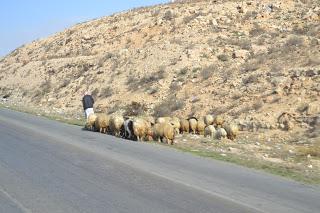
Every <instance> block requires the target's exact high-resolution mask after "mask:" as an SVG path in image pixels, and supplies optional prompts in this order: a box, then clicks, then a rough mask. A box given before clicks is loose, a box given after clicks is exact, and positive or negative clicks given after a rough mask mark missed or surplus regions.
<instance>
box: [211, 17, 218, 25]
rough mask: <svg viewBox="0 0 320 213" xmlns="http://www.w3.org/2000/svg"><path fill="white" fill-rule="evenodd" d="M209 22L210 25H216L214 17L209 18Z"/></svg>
mask: <svg viewBox="0 0 320 213" xmlns="http://www.w3.org/2000/svg"><path fill="white" fill-rule="evenodd" d="M209 24H210V25H212V26H218V22H217V20H216V19H211V20H210V21H209Z"/></svg>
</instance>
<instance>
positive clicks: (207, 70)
mask: <svg viewBox="0 0 320 213" xmlns="http://www.w3.org/2000/svg"><path fill="white" fill-rule="evenodd" d="M216 69H217V67H216V66H215V65H213V64H212V65H210V66H208V67H206V68H204V69H203V70H202V71H201V73H200V74H201V77H202V79H203V80H207V79H209V78H210V77H211V76H212V75H213V73H214V71H215V70H216Z"/></svg>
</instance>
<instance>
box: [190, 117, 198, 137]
mask: <svg viewBox="0 0 320 213" xmlns="http://www.w3.org/2000/svg"><path fill="white" fill-rule="evenodd" d="M197 125H198V120H197V119H196V118H190V119H189V127H190V131H191V132H192V133H193V134H196V130H197Z"/></svg>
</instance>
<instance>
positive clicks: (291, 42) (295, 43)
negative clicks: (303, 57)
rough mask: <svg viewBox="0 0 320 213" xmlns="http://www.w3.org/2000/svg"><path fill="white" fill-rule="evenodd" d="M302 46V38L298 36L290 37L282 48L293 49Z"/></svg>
mask: <svg viewBox="0 0 320 213" xmlns="http://www.w3.org/2000/svg"><path fill="white" fill-rule="evenodd" d="M302 45H303V38H301V37H299V36H290V38H289V39H288V40H287V41H286V43H285V44H284V46H283V47H284V48H294V47H300V46H302Z"/></svg>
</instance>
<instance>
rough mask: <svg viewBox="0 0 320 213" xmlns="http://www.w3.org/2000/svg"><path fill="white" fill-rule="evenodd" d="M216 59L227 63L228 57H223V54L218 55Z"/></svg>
mask: <svg viewBox="0 0 320 213" xmlns="http://www.w3.org/2000/svg"><path fill="white" fill-rule="evenodd" d="M217 58H218V59H219V60H220V61H228V56H227V55H225V54H221V55H218V56H217Z"/></svg>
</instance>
